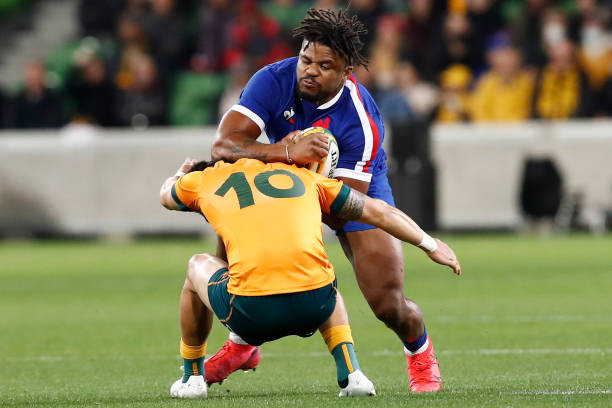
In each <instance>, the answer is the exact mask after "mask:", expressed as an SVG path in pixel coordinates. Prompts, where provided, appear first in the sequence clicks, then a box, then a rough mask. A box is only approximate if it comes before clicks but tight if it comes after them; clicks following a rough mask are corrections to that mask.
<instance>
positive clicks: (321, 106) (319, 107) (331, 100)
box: [317, 86, 344, 109]
mask: <svg viewBox="0 0 612 408" xmlns="http://www.w3.org/2000/svg"><path fill="white" fill-rule="evenodd" d="M342 92H344V86H342V88H340V91H339V92H338V93H337V94H336V96H334V97H333V98H331V99H330V100H329V101H327V102H325V103H324V104H323V105H319V106H317V109H327V108H331V107H332V106H333V105H334V104H335V103H336V102H338V99H340V97H341V96H342Z"/></svg>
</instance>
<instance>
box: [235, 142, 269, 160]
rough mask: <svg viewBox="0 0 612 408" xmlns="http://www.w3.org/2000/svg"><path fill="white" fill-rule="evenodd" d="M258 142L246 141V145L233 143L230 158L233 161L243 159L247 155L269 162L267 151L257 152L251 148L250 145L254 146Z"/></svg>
mask: <svg viewBox="0 0 612 408" xmlns="http://www.w3.org/2000/svg"><path fill="white" fill-rule="evenodd" d="M256 143H257V142H253V143H245V144H244V145H242V146H240V145H237V144H233V145H232V148H231V150H232V157H231V158H229V159H231V160H232V161H236V160H239V159H242V158H243V157H247V158H249V159H257V160H261V161H262V162H267V161H268V153H265V152H255V151H253V150H250V149H249V146H252V145H254V144H256Z"/></svg>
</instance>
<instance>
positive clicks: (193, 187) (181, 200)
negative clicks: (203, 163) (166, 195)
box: [172, 171, 203, 211]
mask: <svg viewBox="0 0 612 408" xmlns="http://www.w3.org/2000/svg"><path fill="white" fill-rule="evenodd" d="M202 176H203V174H202V172H201V171H194V172H191V173H187V174H186V175H184V176H183V177H181V178H179V179H178V181H177V182H176V183H174V185H173V186H172V198H174V201H176V203H177V204H178V206H179V210H180V211H200V207H199V206H198V191H199V185H200V181H201V179H202Z"/></svg>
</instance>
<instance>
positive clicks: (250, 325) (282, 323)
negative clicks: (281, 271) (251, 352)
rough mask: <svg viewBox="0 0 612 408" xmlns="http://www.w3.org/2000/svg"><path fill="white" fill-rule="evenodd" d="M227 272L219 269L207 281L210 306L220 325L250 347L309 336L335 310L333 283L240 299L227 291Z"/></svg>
mask: <svg viewBox="0 0 612 408" xmlns="http://www.w3.org/2000/svg"><path fill="white" fill-rule="evenodd" d="M227 272H228V269H227V268H222V269H219V270H218V271H217V272H215V273H214V274H213V276H212V277H211V278H210V281H209V283H208V298H209V300H210V304H211V306H212V308H213V310H214V311H215V314H216V315H217V317H218V318H219V320H220V321H221V323H223V324H224V325H225V326H226V327H227V328H228V329H230V330H231V331H233V332H234V333H236V334H238V335H239V336H240V337H242V339H243V340H244V341H246V342H247V343H249V344H251V345H253V346H258V345H260V344H262V343H265V342H266V341H272V340H276V339H279V338H281V337H285V336H290V335H298V336H302V337H308V336H312V335H313V334H314V333H315V332H316V331H317V330H318V329H319V327H320V326H321V325H322V324H323V323H325V322H326V321H327V319H329V317H330V316H331V314H332V312H333V311H334V308H335V307H336V287H335V286H336V282H335V281H334V282H333V283H330V284H329V285H327V286H323V287H322V288H319V289H314V290H308V291H305V292H296V293H287V294H282V295H268V296H240V295H234V294H231V293H229V292H228V291H227V283H228V282H229V275H228V273H227Z"/></svg>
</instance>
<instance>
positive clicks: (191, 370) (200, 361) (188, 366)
mask: <svg viewBox="0 0 612 408" xmlns="http://www.w3.org/2000/svg"><path fill="white" fill-rule="evenodd" d="M183 367H185V373H184V374H183V382H184V383H185V382H187V380H188V379H189V377H191V376H192V375H204V357H200V358H196V359H195V360H189V359H187V358H183Z"/></svg>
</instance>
